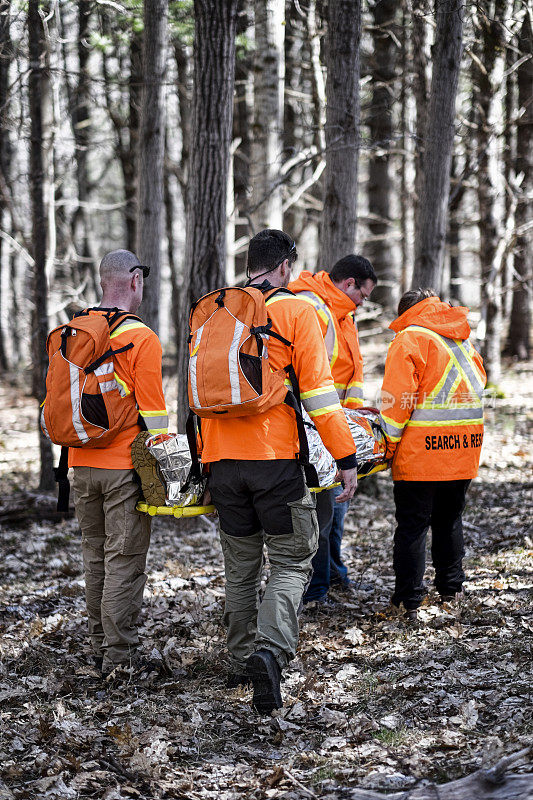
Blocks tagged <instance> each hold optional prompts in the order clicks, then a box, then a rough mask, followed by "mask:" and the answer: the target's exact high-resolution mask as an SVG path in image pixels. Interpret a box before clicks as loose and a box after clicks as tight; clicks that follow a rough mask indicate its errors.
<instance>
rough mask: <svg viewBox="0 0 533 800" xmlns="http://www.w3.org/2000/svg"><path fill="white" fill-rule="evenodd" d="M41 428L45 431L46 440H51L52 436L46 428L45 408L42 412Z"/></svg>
mask: <svg viewBox="0 0 533 800" xmlns="http://www.w3.org/2000/svg"><path fill="white" fill-rule="evenodd" d="M41 428H42V429H43V433H44V435H45V436H46V438H47V439H50V434H49V433H48V428H47V427H46V422H45V421H44V406H43V409H42V411H41ZM50 441H51V440H50Z"/></svg>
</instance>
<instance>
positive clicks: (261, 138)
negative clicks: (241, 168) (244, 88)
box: [252, 0, 285, 233]
mask: <svg viewBox="0 0 533 800" xmlns="http://www.w3.org/2000/svg"><path fill="white" fill-rule="evenodd" d="M254 8H255V56H254V124H253V139H252V170H253V174H252V228H253V232H254V233H257V232H258V231H260V230H262V229H263V228H278V229H279V228H281V226H282V224H283V211H282V192H281V180H280V166H281V151H282V140H281V129H282V125H283V83H284V79H285V56H284V35H285V28H284V22H285V8H284V2H282V0H255V3H254Z"/></svg>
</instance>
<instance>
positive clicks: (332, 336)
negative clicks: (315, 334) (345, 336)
mask: <svg viewBox="0 0 533 800" xmlns="http://www.w3.org/2000/svg"><path fill="white" fill-rule="evenodd" d="M297 297H299V298H300V299H301V300H305V301H306V302H307V303H310V304H311V305H312V306H313V308H314V309H315V311H316V313H317V314H318V316H319V317H320V318H321V319H323V320H324V322H325V323H326V325H327V329H326V333H325V334H324V344H325V345H326V351H327V354H328V358H329V365H330V367H333V364H334V363H335V362H336V360H337V358H338V356H339V339H338V336H337V329H336V328H335V319H334V317H333V314H332V313H331V311H330V309H329V307H328V305H327V303H325V302H324V300H323V299H322V298H321V297H320V295H318V294H316V293H315V292H312V291H311V290H305V291H303V292H298V293H297Z"/></svg>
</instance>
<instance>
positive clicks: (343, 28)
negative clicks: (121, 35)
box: [320, 0, 361, 268]
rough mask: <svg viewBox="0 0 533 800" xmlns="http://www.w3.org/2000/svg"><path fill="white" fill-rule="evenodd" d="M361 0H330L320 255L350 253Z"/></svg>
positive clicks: (330, 257) (330, 259) (332, 258)
mask: <svg viewBox="0 0 533 800" xmlns="http://www.w3.org/2000/svg"><path fill="white" fill-rule="evenodd" d="M360 41H361V2H360V0H330V4H329V28H328V38H327V59H326V60H327V68H328V74H327V82H326V96H327V108H326V128H325V133H326V170H325V178H324V210H323V214H322V229H321V242H320V260H321V263H322V264H323V265H326V266H327V267H328V268H331V267H332V266H333V264H334V263H335V262H336V261H338V259H339V258H342V256H345V255H347V254H348V253H353V251H354V249H355V235H356V228H357V174H358V161H359V119H360V104H359V72H360V58H359V47H360Z"/></svg>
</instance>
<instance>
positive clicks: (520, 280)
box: [509, 10, 533, 359]
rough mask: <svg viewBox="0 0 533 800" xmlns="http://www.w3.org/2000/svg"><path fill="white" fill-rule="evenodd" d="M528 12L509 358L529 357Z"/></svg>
mask: <svg viewBox="0 0 533 800" xmlns="http://www.w3.org/2000/svg"><path fill="white" fill-rule="evenodd" d="M531 29H532V24H531V12H530V11H527V10H526V12H525V15H524V21H523V23H522V28H521V30H520V36H519V50H520V52H521V53H523V54H524V55H527V54H529V56H530V57H529V59H528V60H525V61H524V62H523V63H522V64H521V65H520V66H519V67H518V72H517V78H518V106H519V108H520V110H521V111H522V114H521V116H520V119H519V120H518V130H517V139H516V168H515V171H516V174H517V175H520V174H522V175H523V179H522V184H521V186H520V196H519V198H518V203H517V206H516V215H515V220H516V231H517V235H516V246H515V257H514V271H515V282H514V283H515V285H514V290H513V305H512V308H511V325H510V329H509V347H510V351H511V355H514V356H517V357H518V358H520V359H526V358H529V353H530V343H529V341H530V333H531V293H532V290H533V285H532V266H531V265H532V262H533V229H532V224H531V221H532V219H533V202H532V200H531V198H532V195H533V185H532V184H533V102H532V87H533V60H532V58H531V52H532V44H533V42H532V30H531Z"/></svg>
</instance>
